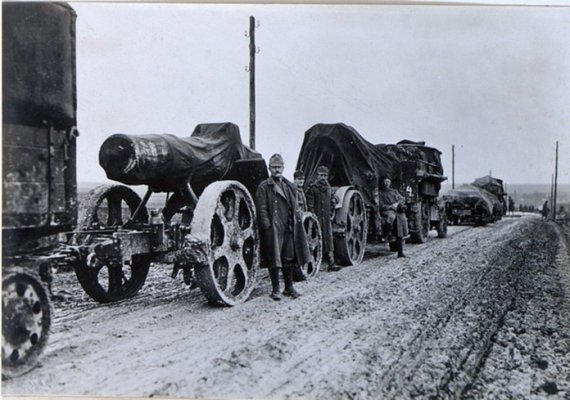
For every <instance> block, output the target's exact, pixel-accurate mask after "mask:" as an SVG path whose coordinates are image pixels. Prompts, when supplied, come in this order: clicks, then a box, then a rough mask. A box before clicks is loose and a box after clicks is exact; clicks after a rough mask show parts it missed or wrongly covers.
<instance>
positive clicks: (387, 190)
mask: <svg viewBox="0 0 570 400" xmlns="http://www.w3.org/2000/svg"><path fill="white" fill-rule="evenodd" d="M391 184H392V181H391V180H390V179H388V178H386V179H384V181H383V186H382V187H381V188H380V190H379V191H378V200H379V206H380V207H379V208H380V214H381V215H382V217H383V218H384V219H385V220H386V223H387V225H388V227H389V229H390V232H388V234H389V235H394V236H396V246H397V247H398V257H405V255H404V237H406V236H408V220H407V218H406V214H404V212H403V210H402V206H403V205H404V200H405V199H404V196H402V195H401V194H400V192H398V191H397V190H396V189H392V188H391V187H390V185H391Z"/></svg>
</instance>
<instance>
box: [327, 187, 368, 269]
mask: <svg viewBox="0 0 570 400" xmlns="http://www.w3.org/2000/svg"><path fill="white" fill-rule="evenodd" d="M335 224H342V225H344V226H345V228H346V232H345V234H344V236H337V237H335V241H334V247H335V255H336V258H337V261H338V263H339V264H340V265H355V264H359V263H360V262H361V261H362V258H363V257H364V251H365V250H366V233H367V230H368V223H367V221H366V208H365V206H364V200H363V199H362V195H361V194H360V192H359V191H357V190H349V191H348V192H347V193H346V194H345V196H344V199H343V203H342V208H341V209H340V210H338V211H337V215H335Z"/></svg>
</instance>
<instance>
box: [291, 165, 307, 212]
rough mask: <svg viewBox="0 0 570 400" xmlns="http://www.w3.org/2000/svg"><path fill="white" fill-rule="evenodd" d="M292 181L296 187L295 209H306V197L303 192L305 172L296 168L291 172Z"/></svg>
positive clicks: (301, 210) (303, 210)
mask: <svg viewBox="0 0 570 400" xmlns="http://www.w3.org/2000/svg"><path fill="white" fill-rule="evenodd" d="M293 182H294V183H295V187H296V188H297V210H298V211H300V212H305V211H307V198H306V197H305V193H304V192H303V185H304V184H305V173H304V172H303V171H302V170H300V169H298V170H297V171H295V173H294V174H293Z"/></svg>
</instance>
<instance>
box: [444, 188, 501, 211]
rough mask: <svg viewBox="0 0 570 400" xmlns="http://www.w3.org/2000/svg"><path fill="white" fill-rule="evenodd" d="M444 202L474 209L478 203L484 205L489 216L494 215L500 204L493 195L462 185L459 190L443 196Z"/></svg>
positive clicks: (483, 190) (480, 189)
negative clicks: (494, 210)
mask: <svg viewBox="0 0 570 400" xmlns="http://www.w3.org/2000/svg"><path fill="white" fill-rule="evenodd" d="M443 201H444V202H451V203H456V204H461V205H463V206H465V207H473V206H475V204H476V203H482V204H484V205H485V208H486V209H487V211H488V212H489V214H492V213H493V209H494V207H495V206H497V205H499V204H500V203H499V202H498V201H497V198H496V197H495V196H493V195H492V194H491V193H489V192H487V191H486V190H485V189H482V188H480V187H477V186H474V185H461V186H460V187H458V188H457V189H453V190H450V191H449V192H447V194H445V195H444V196H443Z"/></svg>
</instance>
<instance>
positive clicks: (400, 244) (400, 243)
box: [396, 236, 406, 258]
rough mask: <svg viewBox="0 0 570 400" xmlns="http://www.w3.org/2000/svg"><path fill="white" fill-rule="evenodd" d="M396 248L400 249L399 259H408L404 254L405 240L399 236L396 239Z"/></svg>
mask: <svg viewBox="0 0 570 400" xmlns="http://www.w3.org/2000/svg"><path fill="white" fill-rule="evenodd" d="M396 246H397V247H398V258H402V257H406V255H405V254H404V238H402V237H401V236H398V238H397V239H396Z"/></svg>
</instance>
